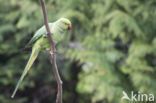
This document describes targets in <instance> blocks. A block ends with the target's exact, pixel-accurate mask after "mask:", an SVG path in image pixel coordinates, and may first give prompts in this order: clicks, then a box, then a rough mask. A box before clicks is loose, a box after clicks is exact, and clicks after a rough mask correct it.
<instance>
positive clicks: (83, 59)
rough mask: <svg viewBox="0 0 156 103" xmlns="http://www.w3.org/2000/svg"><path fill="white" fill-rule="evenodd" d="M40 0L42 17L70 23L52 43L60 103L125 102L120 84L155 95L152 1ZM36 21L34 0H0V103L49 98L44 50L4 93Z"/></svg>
mask: <svg viewBox="0 0 156 103" xmlns="http://www.w3.org/2000/svg"><path fill="white" fill-rule="evenodd" d="M45 1H46V6H47V11H48V20H49V22H53V21H56V20H57V19H59V18H60V17H67V18H69V19H70V20H71V22H72V26H73V28H72V30H71V31H70V32H67V33H66V34H65V35H66V36H65V38H64V40H63V41H62V42H60V43H59V44H58V45H56V48H57V64H58V68H59V71H60V74H61V77H62V80H63V101H64V103H126V102H127V103H128V101H125V100H121V97H122V91H125V92H127V93H128V94H130V92H131V91H134V92H136V93H138V92H141V93H146V94H150V93H152V94H154V95H156V82H155V81H156V1H155V0H45ZM42 25H43V15H42V11H41V6H40V3H39V0H0V103H55V99H56V92H57V91H56V90H57V89H56V88H57V84H56V81H55V78H54V76H53V72H52V66H51V64H50V55H49V53H48V52H42V53H40V55H39V57H38V59H37V60H36V61H35V63H34V65H33V66H32V68H31V69H30V71H29V73H28V75H27V76H26V77H25V79H24V81H23V82H22V84H21V85H20V88H19V90H18V92H17V94H16V96H15V98H14V99H11V98H10V96H11V94H12V92H13V90H14V88H15V86H16V83H17V81H18V79H19V77H20V75H21V74H22V72H23V69H24V67H25V64H26V62H27V60H28V58H29V56H30V53H31V49H26V48H25V45H26V44H27V43H28V42H29V40H30V39H31V37H32V36H33V34H34V33H35V31H36V30H37V29H38V28H40V27H41V26H42ZM140 103H142V102H140ZM147 103H149V102H147Z"/></svg>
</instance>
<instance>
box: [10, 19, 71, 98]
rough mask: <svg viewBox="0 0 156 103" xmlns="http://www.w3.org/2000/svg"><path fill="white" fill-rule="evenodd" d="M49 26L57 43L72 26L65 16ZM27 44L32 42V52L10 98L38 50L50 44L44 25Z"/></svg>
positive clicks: (47, 47)
mask: <svg viewBox="0 0 156 103" xmlns="http://www.w3.org/2000/svg"><path fill="white" fill-rule="evenodd" d="M49 27H50V31H51V32H52V37H53V39H54V42H55V43H57V42H59V41H60V40H61V39H62V38H63V33H64V32H65V31H67V30H70V29H71V27H72V26H71V22H70V20H68V19H66V18H60V19H58V20H57V21H56V22H53V23H49ZM28 44H32V53H31V56H30V58H29V60H28V62H27V65H26V67H25V69H24V71H23V73H22V76H21V77H20V79H19V81H18V83H17V85H16V88H15V90H14V92H13V94H12V96H11V97H12V98H14V96H15V94H16V92H17V90H18V88H19V85H20V84H21V82H22V80H23V78H24V77H25V75H26V74H27V72H28V71H29V69H30V67H31V66H32V64H33V62H34V61H35V59H36V58H37V56H38V54H39V52H40V51H41V50H47V49H49V48H50V45H51V44H50V40H49V38H48V37H47V31H46V28H45V26H43V27H41V28H40V29H39V30H37V32H36V33H35V35H34V36H33V37H32V39H31V40H30V42H29V43H28Z"/></svg>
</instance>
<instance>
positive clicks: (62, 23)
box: [57, 18, 72, 30]
mask: <svg viewBox="0 0 156 103" xmlns="http://www.w3.org/2000/svg"><path fill="white" fill-rule="evenodd" d="M57 24H58V25H57V26H59V28H61V29H63V30H70V29H71V28H72V25H71V22H70V20H69V19H67V18H60V19H59V20H57Z"/></svg>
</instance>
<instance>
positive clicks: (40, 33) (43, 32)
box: [28, 23, 53, 45]
mask: <svg viewBox="0 0 156 103" xmlns="http://www.w3.org/2000/svg"><path fill="white" fill-rule="evenodd" d="M52 26H53V23H49V27H50V29H51V28H52ZM46 34H47V30H46V28H45V26H42V27H41V28H40V29H39V30H38V31H37V32H36V33H35V34H34V36H33V37H32V39H31V40H30V41H29V43H28V45H31V44H33V43H34V42H35V41H37V40H38V39H39V38H40V37H42V36H44V35H46Z"/></svg>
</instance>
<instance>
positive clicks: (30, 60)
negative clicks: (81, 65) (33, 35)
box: [11, 46, 40, 98]
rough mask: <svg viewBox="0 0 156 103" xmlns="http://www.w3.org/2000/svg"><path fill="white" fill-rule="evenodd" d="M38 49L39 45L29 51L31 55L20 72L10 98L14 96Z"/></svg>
mask: <svg viewBox="0 0 156 103" xmlns="http://www.w3.org/2000/svg"><path fill="white" fill-rule="evenodd" d="M39 51H40V48H39V47H35V46H34V47H33V49H32V53H31V56H30V58H29V60H28V62H27V65H26V67H25V69H24V71H23V73H22V76H21V77H20V79H19V81H18V83H17V85H16V88H15V90H14V92H13V94H12V95H11V98H14V96H15V94H16V92H17V90H18V88H19V85H20V84H21V82H22V80H23V79H24V77H25V75H26V74H27V72H28V71H29V69H30V67H31V66H32V64H33V63H34V61H35V59H36V58H37V56H38V54H39Z"/></svg>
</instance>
